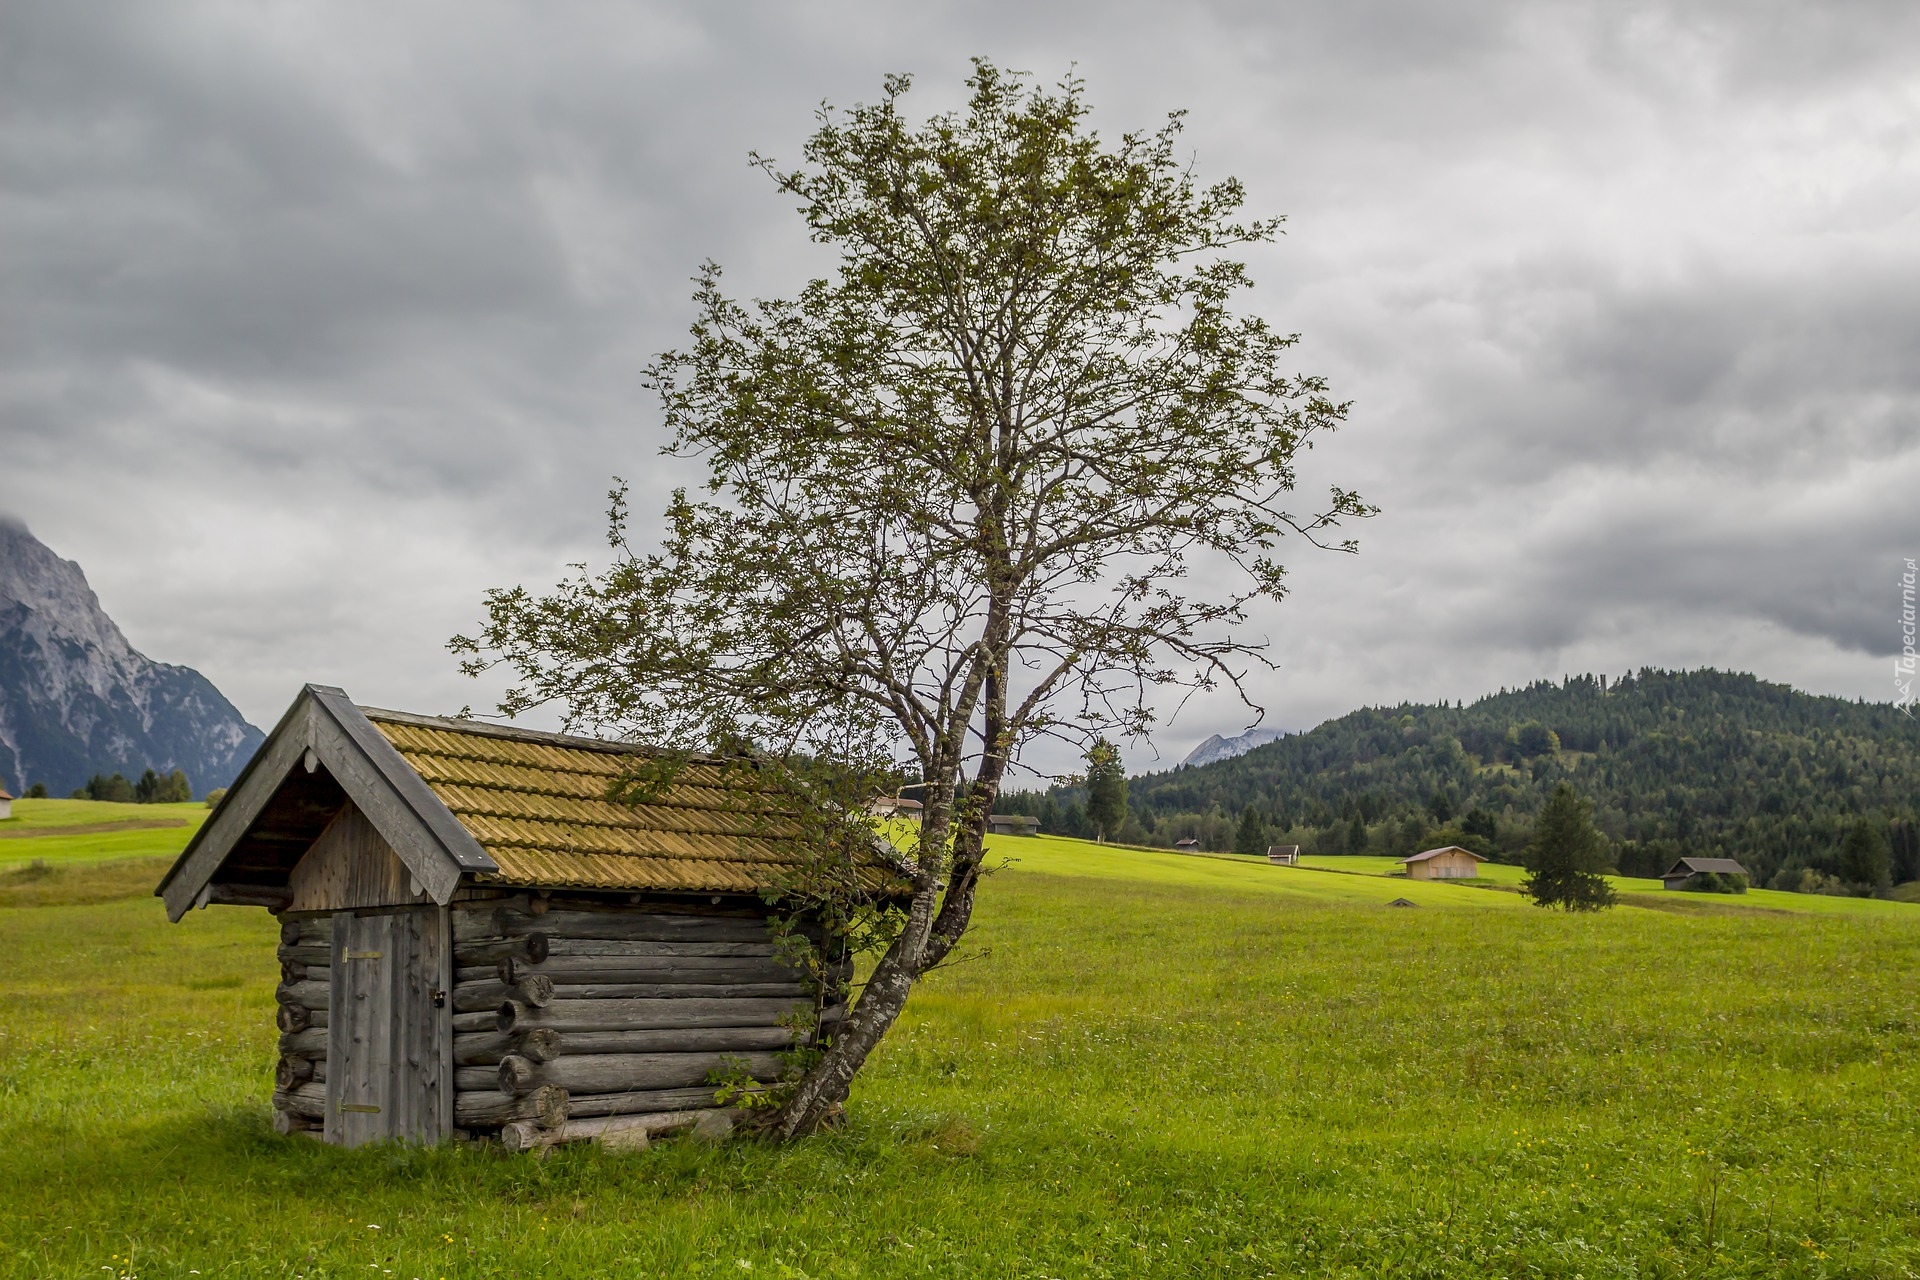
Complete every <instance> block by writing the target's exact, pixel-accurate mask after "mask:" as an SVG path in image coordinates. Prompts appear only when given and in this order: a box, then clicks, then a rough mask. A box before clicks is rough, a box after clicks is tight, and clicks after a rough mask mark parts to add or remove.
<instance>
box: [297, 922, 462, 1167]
mask: <svg viewBox="0 0 1920 1280" xmlns="http://www.w3.org/2000/svg"><path fill="white" fill-rule="evenodd" d="M451 964H452V947H451V945H450V940H449V937H448V931H447V913H446V909H445V908H443V907H433V906H428V907H414V908H408V909H402V910H398V911H367V912H353V911H337V912H335V913H334V916H333V967H332V973H331V975H330V977H331V989H330V992H329V1001H328V1003H329V1006H330V1007H329V1010H328V1013H327V1120H326V1139H327V1141H328V1142H335V1143H338V1144H340V1145H341V1146H346V1147H357V1146H359V1145H361V1144H362V1143H365V1142H379V1141H381V1140H383V1139H389V1138H399V1139H401V1140H403V1141H407V1142H438V1141H441V1140H442V1139H444V1138H446V1137H449V1136H450V1130H451V1128H452V1118H453V1117H452V1111H453V1067H452V1059H453V1053H452V1047H453V1045H452V1026H453V1020H452V1016H451V1014H452V1010H451V1009H450V1008H449V1007H448V1005H449V1004H450V997H449V994H448V993H449V992H450V991H451V989H452V986H453V983H452V976H453V975H452V970H451V968H450V966H451Z"/></svg>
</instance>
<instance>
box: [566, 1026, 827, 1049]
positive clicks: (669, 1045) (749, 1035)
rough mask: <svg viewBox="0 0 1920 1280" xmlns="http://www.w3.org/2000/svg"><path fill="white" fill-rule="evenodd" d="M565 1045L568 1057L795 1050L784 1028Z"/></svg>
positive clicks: (612, 1037)
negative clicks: (607, 1054)
mask: <svg viewBox="0 0 1920 1280" xmlns="http://www.w3.org/2000/svg"><path fill="white" fill-rule="evenodd" d="M563 1043H564V1044H565V1046H566V1052H567V1054H568V1055H569V1056H572V1055H573V1054H594V1053H745V1052H751V1051H752V1050H755V1049H760V1050H765V1051H767V1052H772V1051H774V1050H778V1049H790V1048H792V1047H793V1032H791V1031H789V1030H787V1029H786V1028H785V1027H673V1028H671V1029H668V1030H656V1031H572V1032H568V1033H567V1035H566V1036H565V1037H564V1038H563ZM528 1056H531V1055H528ZM556 1056H557V1055H556Z"/></svg>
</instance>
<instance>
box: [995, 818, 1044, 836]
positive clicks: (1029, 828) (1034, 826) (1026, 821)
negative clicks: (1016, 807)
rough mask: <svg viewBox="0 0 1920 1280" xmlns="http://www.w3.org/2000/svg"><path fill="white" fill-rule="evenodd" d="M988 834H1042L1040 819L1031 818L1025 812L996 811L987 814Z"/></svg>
mask: <svg viewBox="0 0 1920 1280" xmlns="http://www.w3.org/2000/svg"><path fill="white" fill-rule="evenodd" d="M987 834H988V835H990V836H1037V835H1039V834H1040V819H1038V818H1030V817H1028V816H1027V815H1026V814H1024V813H994V814H989V815H987Z"/></svg>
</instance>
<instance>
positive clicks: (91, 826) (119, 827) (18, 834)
mask: <svg viewBox="0 0 1920 1280" xmlns="http://www.w3.org/2000/svg"><path fill="white" fill-rule="evenodd" d="M186 825H187V820H186V819H185V818H134V819H130V820H128V821H126V822H84V823H80V824H78V825H76V826H70V827H27V828H25V829H23V830H20V831H0V840H32V839H34V838H36V837H40V836H95V835H101V834H103V833H105V832H108V831H164V830H166V829H167V828H169V827H184V826H186Z"/></svg>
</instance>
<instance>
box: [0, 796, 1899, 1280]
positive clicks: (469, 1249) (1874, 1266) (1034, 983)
mask: <svg viewBox="0 0 1920 1280" xmlns="http://www.w3.org/2000/svg"><path fill="white" fill-rule="evenodd" d="M147 834H148V836H149V837H150V838H153V839H155V840H156V841H161V840H165V841H171V840H172V839H174V838H175V837H174V834H173V833H172V832H171V831H163V830H156V831H150V832H148V833H147ZM994 848H995V851H996V854H997V855H999V857H1000V860H1001V863H1002V867H1001V869H1000V870H999V871H997V872H996V873H995V874H994V875H993V876H991V877H990V879H989V880H988V882H987V884H986V886H985V889H984V891H983V893H982V896H981V903H980V910H979V926H978V932H977V936H976V937H975V938H974V939H973V941H972V943H971V945H970V946H969V947H968V948H967V954H966V957H965V958H964V959H963V960H962V961H961V962H960V963H956V964H953V965H950V966H948V967H947V968H945V969H943V970H940V971H938V972H937V973H935V974H934V975H933V976H932V977H931V978H930V979H929V980H928V982H927V983H926V985H925V986H924V987H923V988H922V990H921V991H920V992H919V993H918V994H917V995H916V996H915V997H914V999H913V1001H912V1003H911V1004H910V1006H909V1009H908V1013H907V1015H906V1017H905V1019H904V1020H903V1022H902V1024H901V1025H900V1026H899V1028H898V1029H897V1031H896V1033H895V1034H894V1035H893V1036H892V1037H891V1038H890V1039H889V1040H888V1041H887V1043H886V1044H885V1045H884V1046H883V1048H882V1050H881V1051H880V1053H879V1054H878V1055H877V1056H876V1058H875V1060H874V1062H873V1064H872V1067H871V1069H870V1070H869V1071H868V1072H867V1073H866V1074H865V1075H864V1076H863V1077H862V1078H861V1080H860V1082H859V1085H858V1088H857V1090H856V1093H855V1096H854V1098H853V1100H852V1104H851V1107H850V1123H849V1125H848V1127H847V1128H846V1130H845V1131H844V1132H841V1133H837V1134H832V1135H828V1136H825V1137H821V1138H818V1139H813V1140H809V1141H807V1142H804V1143H801V1144H799V1145H797V1146H794V1147H790V1148H777V1147H767V1146H760V1145H755V1144H748V1143H736V1144H732V1145H729V1146H724V1147H717V1148H715V1147H702V1146H697V1145H693V1144H691V1143H669V1144H664V1145H662V1146H659V1147H656V1148H654V1149H653V1150H650V1151H646V1152H641V1153H634V1154H624V1155H622V1154H610V1153H605V1152H600V1151H597V1150H592V1149H585V1150H581V1149H568V1150H563V1151H560V1152H558V1153H556V1154H554V1155H553V1157H552V1158H551V1159H549V1160H545V1161H541V1160H537V1159H532V1158H528V1157H521V1156H505V1155H502V1154H500V1153H498V1152H497V1151H491V1150H486V1149H473V1148H447V1149H438V1150H430V1151H421V1150H407V1149H380V1148H369V1149H362V1150H358V1151H341V1150H336V1149H332V1148H327V1147H323V1146H320V1145H318V1144H315V1143H313V1142H311V1141H307V1140H301V1139H282V1138H277V1137H275V1136H274V1135H273V1134H272V1132H271V1130H270V1128H269V1126H268V1119H269V1111H268V1105H267V1094H268V1090H269V1088H270V1080H269V1077H270V1074H271V1070H272V1065H273V1061H274V1033H273V1030H272V1012H273V987H274V982H275V979H276V976H277V975H276V972H275V970H274V962H273V946H272V940H273V936H274V926H273V924H272V922H271V920H270V918H269V917H268V916H267V915H266V914H265V913H264V912H258V911H242V910H237V909H223V908H215V909H212V910H209V911H203V912H194V913H191V914H190V915H189V916H188V918H187V919H186V921H185V922H184V923H183V924H182V925H180V926H168V925H167V924H166V923H165V922H164V918H163V916H162V913H161V911H160V909H159V906H158V904H157V903H156V902H155V901H154V900H153V899H151V898H150V897H122V898H119V899H116V900H111V901H100V902H91V903H84V904H79V905H43V906H37V907H14V908H7V909H0V967H3V968H0V971H4V972H5V973H6V974H7V981H6V982H5V983H4V984H0V1132H4V1133H5V1134H6V1135H7V1139H8V1140H7V1142H6V1143H5V1144H4V1146H3V1147H0V1202H3V1203H4V1204H5V1205H6V1206H7V1212H6V1213H4V1214H0V1270H4V1271H6V1272H8V1273H11V1274H17V1275H22V1276H102V1275H110V1276H115V1277H119V1276H137V1277H162V1276H166V1277H172V1276H188V1275H194V1274H199V1275H205V1276H213V1275H221V1276H276V1277H305V1278H307V1280H318V1278H320V1277H348V1276H387V1275H391V1276H398V1277H420V1278H428V1277H445V1278H447V1280H456V1278H459V1280H465V1278H467V1277H494V1276H499V1277H506V1276H516V1277H518V1276H539V1277H544V1278H549V1280H553V1278H558V1277H573V1276H582V1277H587V1276H593V1277H599V1276H616V1277H627V1276H633V1277H639V1276H674V1277H678V1276H728V1277H739V1276H747V1275H761V1276H783V1277H798V1276H809V1277H826V1276H845V1277H870V1276H882V1277H885V1276H928V1275H932V1276H949V1277H952V1276H1007V1277H1029V1276H1031V1277H1039V1276H1052V1277H1106V1276H1208V1277H1212V1276H1246V1277H1255V1276H1314V1277H1326V1276H1335V1277H1360V1276H1369V1277H1376V1276H1395V1277H1398V1276H1432V1277H1462V1276H1501V1277H1505V1276H1523V1275H1524V1276H1532V1275H1541V1276H1565V1277H1576V1276H1578V1277H1586V1278H1598V1277H1648V1276H1665V1277H1682V1276H1685V1277H1704V1276H1755V1277H1758V1276H1804V1277H1816V1276H1817V1277H1832V1276H1859V1277H1867V1276H1901V1275H1909V1274H1913V1273H1915V1272H1920V1211H1917V1207H1920V1014H1916V1012H1915V1008H1914V994H1915V992H1916V991H1917V990H1920V907H1914V906H1909V905H1907V904H1902V903H1892V902H1874V901H1868V900H1846V901H1847V902H1848V903H1849V909H1848V910H1847V911H1846V913H1845V914H1834V913H1826V914H1822V913H1820V912H1821V911H1822V910H1823V909H1824V908H1825V907H1826V906H1827V905H1829V903H1830V902H1831V901H1840V900H1816V899H1810V898H1803V897H1799V896H1797V895H1785V894H1783V895H1777V897H1779V898H1785V899H1788V902H1787V903H1785V904H1781V903H1778V902H1776V901H1775V900H1774V897H1768V896H1762V895H1759V894H1749V895H1747V896H1746V898H1744V899H1738V900H1733V899H1722V900H1719V901H1715V902H1705V901H1699V899H1700V898H1701V897H1702V895H1683V894H1667V895H1665V898H1664V899H1662V898H1661V897H1660V896H1659V895H1657V894H1654V893H1646V894H1640V893H1638V892H1635V893H1633V894H1632V896H1631V899H1630V901H1631V903H1632V905H1627V906H1623V907H1621V908H1619V909H1617V910H1615V911H1612V912H1608V913H1604V914H1600V915H1594V916H1567V915H1563V914H1558V913H1552V912H1547V911H1542V910H1539V909H1537V908H1534V907H1531V906H1529V905H1527V904H1526V903H1525V901H1524V900H1523V899H1521V898H1520V897H1519V895H1518V894H1516V893H1514V892H1512V891H1511V886H1508V887H1506V888H1502V887H1501V886H1500V885H1499V884H1498V883H1495V884H1493V885H1492V886H1490V887H1476V886H1472V885H1464V884H1455V885H1448V884H1410V883H1408V882H1406V881H1405V880H1403V879H1395V878H1392V877H1389V876H1385V875H1381V874H1378V872H1379V871H1380V870H1382V868H1378V867H1368V866H1366V865H1363V864H1362V860H1355V859H1343V860H1339V861H1340V862H1342V863H1347V864H1352V865H1345V866H1333V867H1325V868H1301V869H1294V868H1281V867H1269V866H1266V865H1264V864H1261V863H1255V862H1251V861H1248V860H1234V859H1230V858H1210V857H1189V856H1180V855H1174V854H1169V853H1156V852H1148V851H1138V850H1119V849H1112V848H1098V847H1095V846H1091V845H1086V844H1082V843H1079V842H1076V841H1069V840H1055V839H1013V838H1004V839H999V840H997V841H995V844H994ZM74 865H76V866H78V865H81V864H80V862H79V861H78V860H76V861H75V863H74ZM1402 896H1404V897H1406V898H1408V899H1410V900H1412V901H1415V902H1417V903H1419V904H1420V905H1419V907H1418V908H1417V909H1407V908H1396V907H1391V906H1388V905H1387V904H1388V903H1389V902H1390V901H1391V900H1392V899H1394V898H1397V897H1402ZM1677 899H1688V900H1689V901H1686V902H1676V901H1674V900H1677ZM1643 900H1645V901H1644V903H1643ZM1656 908H1657V909H1656Z"/></svg>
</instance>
